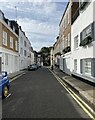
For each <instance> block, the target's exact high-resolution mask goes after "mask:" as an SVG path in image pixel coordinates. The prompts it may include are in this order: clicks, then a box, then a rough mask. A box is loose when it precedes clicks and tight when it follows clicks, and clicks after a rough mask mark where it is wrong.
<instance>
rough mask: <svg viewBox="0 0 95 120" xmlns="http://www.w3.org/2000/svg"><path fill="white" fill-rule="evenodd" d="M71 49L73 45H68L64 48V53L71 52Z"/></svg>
mask: <svg viewBox="0 0 95 120" xmlns="http://www.w3.org/2000/svg"><path fill="white" fill-rule="evenodd" d="M70 51H71V47H70V46H68V47H66V48H65V49H63V53H64V54H65V53H67V52H70Z"/></svg>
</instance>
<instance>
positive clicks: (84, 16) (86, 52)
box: [71, 2, 94, 74]
mask: <svg viewBox="0 0 95 120" xmlns="http://www.w3.org/2000/svg"><path fill="white" fill-rule="evenodd" d="M93 15H94V14H93V2H91V3H90V5H89V6H88V7H87V8H86V10H85V11H83V12H81V13H80V16H78V18H77V19H76V21H75V22H74V23H73V25H72V27H71V46H72V47H71V52H72V55H71V63H72V64H71V72H73V70H74V59H77V61H78V70H77V73H79V74H80V59H83V58H93V47H94V46H93V43H91V44H90V46H87V47H86V48H85V47H78V49H77V50H74V37H75V36H77V35H79V44H80V33H81V32H82V30H83V29H84V28H86V27H87V26H88V25H89V24H91V23H92V22H93Z"/></svg>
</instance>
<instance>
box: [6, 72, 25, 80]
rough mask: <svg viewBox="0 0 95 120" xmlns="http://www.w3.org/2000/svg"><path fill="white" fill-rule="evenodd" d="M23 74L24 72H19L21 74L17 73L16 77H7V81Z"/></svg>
mask: <svg viewBox="0 0 95 120" xmlns="http://www.w3.org/2000/svg"><path fill="white" fill-rule="evenodd" d="M23 73H25V72H24V71H23V72H21V73H18V74H16V75H14V76H12V77H9V76H8V78H9V79H13V78H15V77H17V76H19V75H21V74H23Z"/></svg>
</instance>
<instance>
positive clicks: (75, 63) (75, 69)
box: [74, 59, 77, 72]
mask: <svg viewBox="0 0 95 120" xmlns="http://www.w3.org/2000/svg"><path fill="white" fill-rule="evenodd" d="M74 72H77V59H74Z"/></svg>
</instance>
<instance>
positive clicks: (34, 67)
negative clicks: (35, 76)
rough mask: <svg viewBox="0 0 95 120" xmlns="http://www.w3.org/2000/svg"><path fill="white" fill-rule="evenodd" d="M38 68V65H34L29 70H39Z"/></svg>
mask: <svg viewBox="0 0 95 120" xmlns="http://www.w3.org/2000/svg"><path fill="white" fill-rule="evenodd" d="M37 69H38V66H37V65H36V64H32V65H30V66H29V67H28V70H37Z"/></svg>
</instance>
